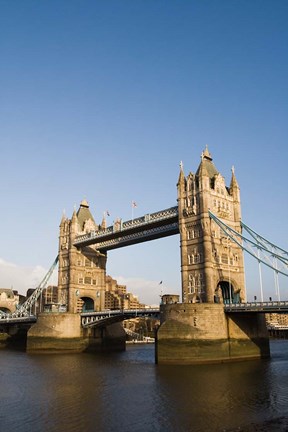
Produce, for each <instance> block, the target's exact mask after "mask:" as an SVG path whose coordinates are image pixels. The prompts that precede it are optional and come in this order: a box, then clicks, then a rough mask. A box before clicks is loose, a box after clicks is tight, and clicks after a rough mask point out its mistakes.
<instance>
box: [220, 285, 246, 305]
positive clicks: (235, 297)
mask: <svg viewBox="0 0 288 432" xmlns="http://www.w3.org/2000/svg"><path fill="white" fill-rule="evenodd" d="M215 303H224V304H229V303H240V296H239V292H237V293H236V292H235V291H234V287H233V284H232V283H230V282H228V281H221V282H219V284H218V285H217V288H216V291H215Z"/></svg>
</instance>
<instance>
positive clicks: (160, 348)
mask: <svg viewBox="0 0 288 432" xmlns="http://www.w3.org/2000/svg"><path fill="white" fill-rule="evenodd" d="M160 317H161V318H160V327H159V329H158V331H157V340H156V352H155V357H156V363H158V364H201V363H219V362H228V361H239V360H249V359H260V358H267V357H269V356H270V350H269V336H268V332H267V329H266V325H265V317H264V315H263V314H251V313H250V314H249V313H247V314H246V313H245V314H235V313H234V314H230V315H229V314H225V312H224V308H223V305H221V304H213V303H211V304H210V303H195V304H193V303H177V304H166V305H161V306H160Z"/></svg>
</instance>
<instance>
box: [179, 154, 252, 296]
mask: <svg viewBox="0 0 288 432" xmlns="http://www.w3.org/2000/svg"><path fill="white" fill-rule="evenodd" d="M177 189H178V208H179V230H180V243H181V274H182V299H183V302H184V303H195V302H208V303H222V302H224V303H229V302H239V301H243V300H244V299H245V298H246V290H245V277H244V260H243V251H242V249H241V247H239V246H238V245H236V244H235V243H233V242H232V241H230V239H229V238H227V236H225V234H224V233H223V232H222V231H221V230H220V228H219V227H218V226H217V225H216V224H215V223H214V222H213V221H212V220H211V219H210V217H209V210H210V211H211V212H212V213H214V214H215V215H216V216H217V217H218V218H221V219H222V220H223V221H224V222H225V223H226V224H227V225H229V226H231V227H232V228H233V229H234V230H236V231H238V232H241V225H240V221H241V203H240V189H239V185H238V182H237V180H236V177H235V173H234V168H232V177H231V182H230V186H229V187H227V186H226V185H225V179H224V177H223V176H222V175H221V174H220V173H219V172H218V170H217V169H216V167H215V165H214V163H213V160H212V156H211V154H210V152H209V150H208V147H206V149H205V150H204V151H203V152H202V155H201V162H200V165H199V167H198V169H197V171H196V173H195V174H193V173H192V172H190V173H189V175H188V176H187V177H185V175H184V171H183V166H182V164H181V167H180V175H179V180H178V183H177Z"/></svg>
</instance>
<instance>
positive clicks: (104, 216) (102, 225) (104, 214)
mask: <svg viewBox="0 0 288 432" xmlns="http://www.w3.org/2000/svg"><path fill="white" fill-rule="evenodd" d="M101 228H102V229H103V230H104V229H106V228H107V222H106V212H104V213H103V219H102V222H101Z"/></svg>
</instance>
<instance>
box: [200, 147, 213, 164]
mask: <svg viewBox="0 0 288 432" xmlns="http://www.w3.org/2000/svg"><path fill="white" fill-rule="evenodd" d="M201 159H202V160H203V159H208V160H210V161H212V156H211V153H210V152H209V150H208V144H206V147H205V150H204V151H203V152H202V153H201Z"/></svg>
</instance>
